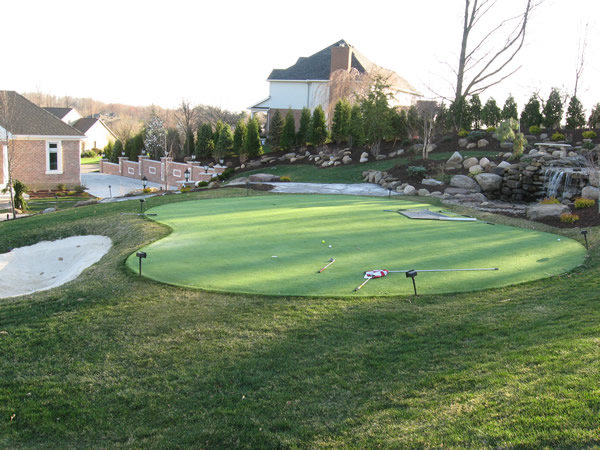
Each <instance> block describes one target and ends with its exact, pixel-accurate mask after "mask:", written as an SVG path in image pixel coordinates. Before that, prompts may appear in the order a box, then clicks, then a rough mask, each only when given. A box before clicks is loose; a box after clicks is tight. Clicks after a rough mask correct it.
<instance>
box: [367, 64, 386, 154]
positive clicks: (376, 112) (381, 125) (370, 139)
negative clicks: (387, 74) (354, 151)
mask: <svg viewBox="0 0 600 450" xmlns="http://www.w3.org/2000/svg"><path fill="white" fill-rule="evenodd" d="M389 88H390V85H389V83H388V82H387V81H386V79H385V78H384V77H382V76H376V77H375V79H374V80H373V84H372V85H371V87H370V89H369V91H368V92H367V94H366V95H365V96H364V97H363V98H361V100H360V109H361V112H362V116H363V131H364V136H365V140H366V142H367V143H368V144H369V146H370V147H371V153H372V154H373V155H374V156H377V155H379V147H380V145H381V141H382V140H383V138H384V137H385V136H389V135H390V134H391V133H390V128H391V125H390V119H391V109H390V106H389V101H388V99H389V97H390V95H389Z"/></svg>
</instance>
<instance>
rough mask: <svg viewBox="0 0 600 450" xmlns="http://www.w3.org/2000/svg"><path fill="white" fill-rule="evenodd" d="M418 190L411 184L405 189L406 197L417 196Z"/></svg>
mask: <svg viewBox="0 0 600 450" xmlns="http://www.w3.org/2000/svg"><path fill="white" fill-rule="evenodd" d="M416 194H417V189H416V188H415V187H414V186H411V185H410V184H409V185H408V186H406V187H405V188H404V195H416Z"/></svg>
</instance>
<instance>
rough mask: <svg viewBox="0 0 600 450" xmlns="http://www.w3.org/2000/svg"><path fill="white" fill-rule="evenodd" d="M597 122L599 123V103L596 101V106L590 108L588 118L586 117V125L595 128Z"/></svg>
mask: <svg viewBox="0 0 600 450" xmlns="http://www.w3.org/2000/svg"><path fill="white" fill-rule="evenodd" d="M597 124H600V103H596V106H594V107H593V108H592V112H591V113H590V118H589V119H588V126H589V127H590V128H597Z"/></svg>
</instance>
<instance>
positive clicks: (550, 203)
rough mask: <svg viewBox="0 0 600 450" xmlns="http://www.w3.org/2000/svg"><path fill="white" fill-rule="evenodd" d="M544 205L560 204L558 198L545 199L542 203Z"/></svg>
mask: <svg viewBox="0 0 600 450" xmlns="http://www.w3.org/2000/svg"><path fill="white" fill-rule="evenodd" d="M540 203H541V204H542V205H558V204H560V202H559V201H558V199H557V198H556V197H550V198H545V199H543V200H542V201H541V202H540Z"/></svg>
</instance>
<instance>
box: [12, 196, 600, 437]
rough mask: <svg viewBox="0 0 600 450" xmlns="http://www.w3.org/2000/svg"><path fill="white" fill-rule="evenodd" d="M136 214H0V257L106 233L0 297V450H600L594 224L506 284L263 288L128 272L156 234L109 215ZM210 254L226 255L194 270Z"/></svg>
mask: <svg viewBox="0 0 600 450" xmlns="http://www.w3.org/2000/svg"><path fill="white" fill-rule="evenodd" d="M237 195H245V192H244V191H240V190H234V189H227V190H219V191H208V192H205V193H190V194H182V195H176V196H165V197H159V198H152V199H149V200H148V206H149V207H156V206H160V205H164V204H167V203H170V202H179V201H186V200H190V199H193V200H201V199H204V198H209V197H220V196H237ZM254 195H259V194H254ZM264 195H266V196H269V197H273V198H279V197H278V196H271V195H269V194H264ZM138 209H139V205H137V204H135V203H134V202H123V203H118V204H110V205H98V206H87V207H82V208H75V209H70V210H64V211H59V212H57V213H52V214H47V215H40V216H35V217H31V218H28V219H23V220H16V221H9V222H3V223H1V224H0V251H2V252H4V251H6V250H7V249H8V248H9V247H18V246H22V245H28V244H32V243H35V242H38V241H39V240H43V239H57V238H61V237H67V236H72V235H78V234H103V235H106V236H109V237H110V238H111V239H112V240H113V244H114V245H113V248H112V249H111V250H110V252H109V253H108V254H107V255H106V256H105V257H104V258H103V259H102V260H101V261H100V262H99V263H98V264H96V265H94V266H92V267H91V268H89V269H88V270H86V271H85V272H84V273H83V274H82V276H81V277H80V278H79V279H77V280H75V281H73V282H71V283H69V284H67V285H65V286H63V287H61V288H57V289H54V290H51V291H46V292H40V293H38V294H35V295H31V296H26V297H20V298H15V299H6V300H0V447H8V448H15V447H105V448H108V447H110V448H113V447H184V446H188V447H205V448H211V447H218V448H231V447H254V448H256V447H260V448H271V447H351V448H358V447H368V448H370V447H376V446H383V447H397V448H403V447H441V446H452V447H467V446H468V447H525V448H539V447H595V446H598V445H600V436H599V435H600V429H599V423H598V417H599V415H600V387H599V385H598V379H600V373H599V372H600V362H599V357H598V355H599V354H600V353H599V352H600V337H599V335H600V301H599V300H600V299H599V297H600V296H599V294H598V292H599V287H600V260H599V258H598V245H597V243H598V242H599V240H600V233H599V232H598V229H591V230H590V234H589V235H588V237H589V240H590V242H591V245H592V246H591V249H590V256H589V257H588V258H587V259H586V261H585V264H584V266H583V267H579V268H577V269H576V270H574V271H573V272H571V273H569V274H568V275H561V276H554V277H550V278H547V279H543V280H538V281H534V282H530V283H526V284H520V285H517V286H512V287H503V288H499V289H494V290H487V291H478V292H473V293H461V294H454V295H422V296H419V297H418V298H414V297H412V296H395V297H359V298H353V299H348V298H343V299H341V298H328V297H317V298H303V297H281V296H267V297H265V296H261V295H229V294H216V293H206V292H202V291H199V290H192V289H185V288H179V287H173V286H169V285H164V284H160V283H157V282H153V281H151V280H148V279H145V278H141V279H140V278H138V277H137V274H135V273H133V272H131V271H130V270H128V269H127V268H126V264H125V261H126V259H127V257H128V256H129V255H130V254H131V253H133V252H135V251H136V250H138V249H139V248H142V247H143V246H145V245H148V244H149V243H151V242H154V241H156V240H158V239H159V238H162V237H164V236H166V235H168V234H169V229H167V228H166V227H165V226H163V225H161V224H159V223H156V222H154V221H150V220H147V219H145V218H141V217H138V216H134V215H122V213H129V212H137V210H138ZM483 218H485V219H486V220H489V221H492V220H495V221H498V222H500V221H504V220H505V219H503V218H496V217H492V216H485V217H483ZM511 223H513V224H517V225H523V226H531V224H529V223H527V222H525V221H521V222H512V221H511ZM536 228H539V226H538V225H536ZM243 232H244V227H243V224H240V233H243ZM557 232H558V231H557ZM561 233H562V232H561ZM564 234H565V235H567V236H569V237H571V238H577V239H580V235H579V231H578V230H574V231H569V232H564ZM220 257H235V255H207V256H206V258H205V260H203V261H200V262H198V270H202V267H203V266H204V265H208V264H211V260H212V259H213V258H220ZM372 283H376V281H375V280H374V281H372ZM367 286H368V285H367Z"/></svg>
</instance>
